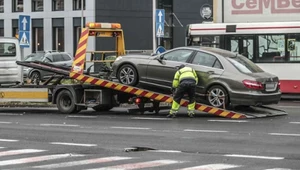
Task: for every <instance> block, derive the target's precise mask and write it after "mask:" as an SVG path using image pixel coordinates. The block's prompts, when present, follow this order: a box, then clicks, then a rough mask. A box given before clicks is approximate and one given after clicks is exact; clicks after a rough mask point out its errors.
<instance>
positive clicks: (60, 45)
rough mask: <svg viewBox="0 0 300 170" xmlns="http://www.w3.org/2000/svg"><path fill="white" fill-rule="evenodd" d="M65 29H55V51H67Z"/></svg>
mask: <svg viewBox="0 0 300 170" xmlns="http://www.w3.org/2000/svg"><path fill="white" fill-rule="evenodd" d="M64 37H65V34H64V27H53V50H58V51H65V38H64Z"/></svg>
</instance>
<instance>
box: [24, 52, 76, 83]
mask: <svg viewBox="0 0 300 170" xmlns="http://www.w3.org/2000/svg"><path fill="white" fill-rule="evenodd" d="M73 60H74V58H73V57H72V56H71V55H70V54H69V53H67V52H57V51H38V52H35V53H32V54H30V55H28V56H27V57H26V58H25V59H24V61H41V62H46V63H49V64H53V65H58V66H65V67H72V63H73ZM23 75H24V79H29V80H30V81H31V82H35V83H36V81H37V80H41V81H43V80H46V79H47V78H49V77H51V76H52V75H53V73H51V72H48V71H43V70H38V69H34V68H28V67H24V69H23Z"/></svg>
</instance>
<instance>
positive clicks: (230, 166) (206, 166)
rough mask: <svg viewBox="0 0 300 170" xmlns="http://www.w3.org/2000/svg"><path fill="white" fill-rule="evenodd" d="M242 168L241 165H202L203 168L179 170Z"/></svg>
mask: <svg viewBox="0 0 300 170" xmlns="http://www.w3.org/2000/svg"><path fill="white" fill-rule="evenodd" d="M238 167H241V166H240V165H230V164H208V165H201V166H195V167H189V168H183V169H178V170H208V169H211V170H225V169H231V168H238Z"/></svg>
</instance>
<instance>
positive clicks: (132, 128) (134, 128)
mask: <svg viewBox="0 0 300 170" xmlns="http://www.w3.org/2000/svg"><path fill="white" fill-rule="evenodd" d="M110 128H112V129H131V130H149V129H151V128H143V127H110Z"/></svg>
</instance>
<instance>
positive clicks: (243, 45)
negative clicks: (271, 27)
mask: <svg viewBox="0 0 300 170" xmlns="http://www.w3.org/2000/svg"><path fill="white" fill-rule="evenodd" d="M225 42H226V43H225V49H226V50H229V51H232V52H236V53H238V54H241V55H243V56H245V57H247V58H248V59H250V60H252V59H253V54H254V50H253V48H254V40H253V36H251V35H250V36H248V35H247V36H246V35H243V36H242V35H226V36H225Z"/></svg>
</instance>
